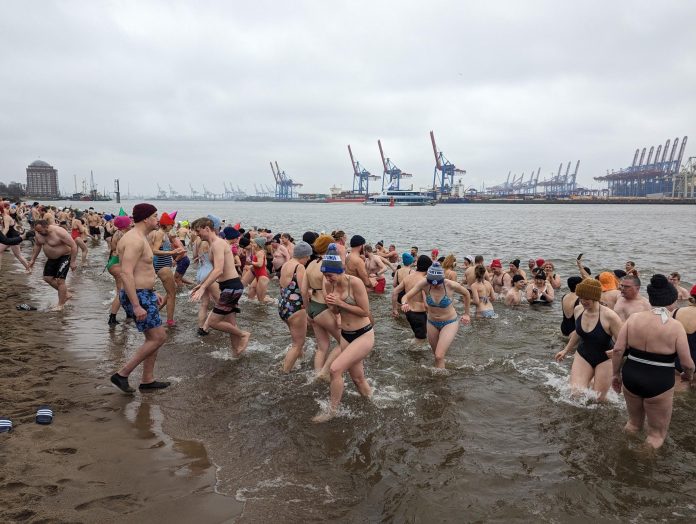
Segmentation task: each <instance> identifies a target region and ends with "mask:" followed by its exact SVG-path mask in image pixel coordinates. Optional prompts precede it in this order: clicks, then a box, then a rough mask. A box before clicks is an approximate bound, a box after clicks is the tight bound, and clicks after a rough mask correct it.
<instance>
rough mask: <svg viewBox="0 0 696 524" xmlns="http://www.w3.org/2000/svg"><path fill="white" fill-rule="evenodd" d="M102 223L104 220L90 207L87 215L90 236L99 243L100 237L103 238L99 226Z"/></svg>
mask: <svg viewBox="0 0 696 524" xmlns="http://www.w3.org/2000/svg"><path fill="white" fill-rule="evenodd" d="M101 223H102V218H101V217H100V216H99V215H98V214H97V213H95V212H94V208H91V207H90V208H89V212H88V213H87V226H88V227H89V235H90V236H91V237H92V240H96V241H99V237H100V236H101V230H100V229H99V226H100V225H101Z"/></svg>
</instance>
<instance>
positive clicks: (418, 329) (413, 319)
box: [406, 311, 428, 340]
mask: <svg viewBox="0 0 696 524" xmlns="http://www.w3.org/2000/svg"><path fill="white" fill-rule="evenodd" d="M406 320H408V323H409V324H410V325H411V329H412V330H413V334H414V335H415V336H416V338H417V339H418V340H425V339H426V338H428V324H427V320H428V314H427V313H426V312H425V311H409V312H408V313H406Z"/></svg>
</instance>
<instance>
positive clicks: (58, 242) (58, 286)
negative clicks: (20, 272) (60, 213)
mask: <svg viewBox="0 0 696 524" xmlns="http://www.w3.org/2000/svg"><path fill="white" fill-rule="evenodd" d="M34 231H35V233H36V237H35V242H36V243H35V244H34V251H33V252H32V254H31V259H30V260H29V270H31V269H32V268H33V267H34V263H35V262H36V257H38V256H39V253H40V252H41V249H42V248H43V252H44V254H45V255H46V265H45V266H44V272H43V278H44V281H45V282H46V283H47V284H48V285H49V286H51V287H52V288H53V289H55V290H56V291H57V292H58V304H57V305H55V306H54V307H53V308H52V310H53V311H60V310H62V309H63V306H64V305H65V302H67V300H68V299H69V298H70V296H71V295H70V293H69V292H68V287H67V285H66V284H65V279H66V278H67V277H68V270H70V269H72V270H73V271H75V269H76V268H77V262H76V261H75V259H76V257H77V244H75V241H74V240H73V239H72V237H71V236H70V234H69V233H68V232H67V231H66V230H65V229H63V228H62V227H60V226H56V225H49V224H48V222H47V221H45V220H37V221H36V222H35V223H34Z"/></svg>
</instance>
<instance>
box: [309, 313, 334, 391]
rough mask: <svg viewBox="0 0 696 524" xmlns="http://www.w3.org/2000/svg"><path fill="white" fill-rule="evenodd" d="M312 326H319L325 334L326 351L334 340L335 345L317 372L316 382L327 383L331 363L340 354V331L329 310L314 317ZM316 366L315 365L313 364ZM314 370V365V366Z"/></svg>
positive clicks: (329, 377)
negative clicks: (326, 338)
mask: <svg viewBox="0 0 696 524" xmlns="http://www.w3.org/2000/svg"><path fill="white" fill-rule="evenodd" d="M314 325H315V326H317V325H318V326H319V327H320V329H323V330H324V332H326V334H327V337H328V340H327V343H326V347H327V351H328V348H329V346H330V345H331V338H330V337H333V338H334V340H336V345H335V346H334V347H333V349H331V351H329V353H328V355H327V356H326V358H325V359H324V362H323V364H322V366H321V368H320V369H319V370H318V372H317V379H318V380H325V381H326V382H329V381H330V380H331V374H330V372H329V369H330V368H331V363H332V362H333V361H334V360H335V359H336V357H338V355H340V354H341V329H340V328H339V327H338V322H337V321H336V316H335V315H334V314H333V313H331V311H330V310H328V309H327V310H325V311H322V312H321V313H319V314H318V315H317V316H316V317H314ZM315 364H316V363H315ZM315 369H316V365H315Z"/></svg>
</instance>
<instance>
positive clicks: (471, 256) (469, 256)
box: [464, 255, 474, 264]
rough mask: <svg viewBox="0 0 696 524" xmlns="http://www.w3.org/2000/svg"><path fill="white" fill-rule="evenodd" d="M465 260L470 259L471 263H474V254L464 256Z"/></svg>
mask: <svg viewBox="0 0 696 524" xmlns="http://www.w3.org/2000/svg"><path fill="white" fill-rule="evenodd" d="M464 260H468V261H469V264H473V263H474V256H473V255H466V256H465V257H464Z"/></svg>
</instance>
